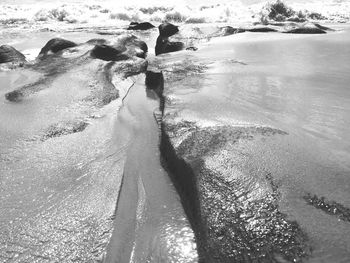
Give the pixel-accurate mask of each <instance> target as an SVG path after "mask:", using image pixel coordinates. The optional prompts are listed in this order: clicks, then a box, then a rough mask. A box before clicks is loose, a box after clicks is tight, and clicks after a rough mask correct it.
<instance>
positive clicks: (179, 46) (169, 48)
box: [155, 36, 185, 56]
mask: <svg viewBox="0 0 350 263" xmlns="http://www.w3.org/2000/svg"><path fill="white" fill-rule="evenodd" d="M184 46H185V45H184V43H182V42H170V41H169V40H168V38H166V37H165V38H164V37H161V36H159V37H158V38H157V44H156V48H155V53H156V56H158V55H160V54H163V53H170V52H176V51H180V50H183V49H184Z"/></svg>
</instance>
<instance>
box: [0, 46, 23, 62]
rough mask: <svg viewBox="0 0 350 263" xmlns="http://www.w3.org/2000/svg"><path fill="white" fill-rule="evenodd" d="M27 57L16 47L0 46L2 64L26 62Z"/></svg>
mask: <svg viewBox="0 0 350 263" xmlns="http://www.w3.org/2000/svg"><path fill="white" fill-rule="evenodd" d="M25 61H26V57H25V56H24V55H23V54H22V53H21V52H19V51H18V50H17V49H15V48H14V47H11V46H9V45H2V46H0V64H1V63H8V62H25Z"/></svg>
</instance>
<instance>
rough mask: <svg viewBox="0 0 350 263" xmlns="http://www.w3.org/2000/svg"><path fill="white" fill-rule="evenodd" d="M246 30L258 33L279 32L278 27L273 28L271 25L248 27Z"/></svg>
mask: <svg viewBox="0 0 350 263" xmlns="http://www.w3.org/2000/svg"><path fill="white" fill-rule="evenodd" d="M246 31H249V32H258V33H268V32H277V30H276V29H273V28H270V27H256V28H250V29H246Z"/></svg>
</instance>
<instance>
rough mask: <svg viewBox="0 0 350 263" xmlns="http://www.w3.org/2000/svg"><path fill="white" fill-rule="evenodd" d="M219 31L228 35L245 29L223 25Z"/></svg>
mask: <svg viewBox="0 0 350 263" xmlns="http://www.w3.org/2000/svg"><path fill="white" fill-rule="evenodd" d="M221 31H222V34H223V35H224V36H229V35H233V34H238V33H243V32H245V31H246V30H245V29H243V28H233V27H231V26H225V27H223V28H222V29H221Z"/></svg>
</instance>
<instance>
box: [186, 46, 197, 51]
mask: <svg viewBox="0 0 350 263" xmlns="http://www.w3.org/2000/svg"><path fill="white" fill-rule="evenodd" d="M186 50H191V51H197V50H198V48H197V47H187V48H186Z"/></svg>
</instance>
